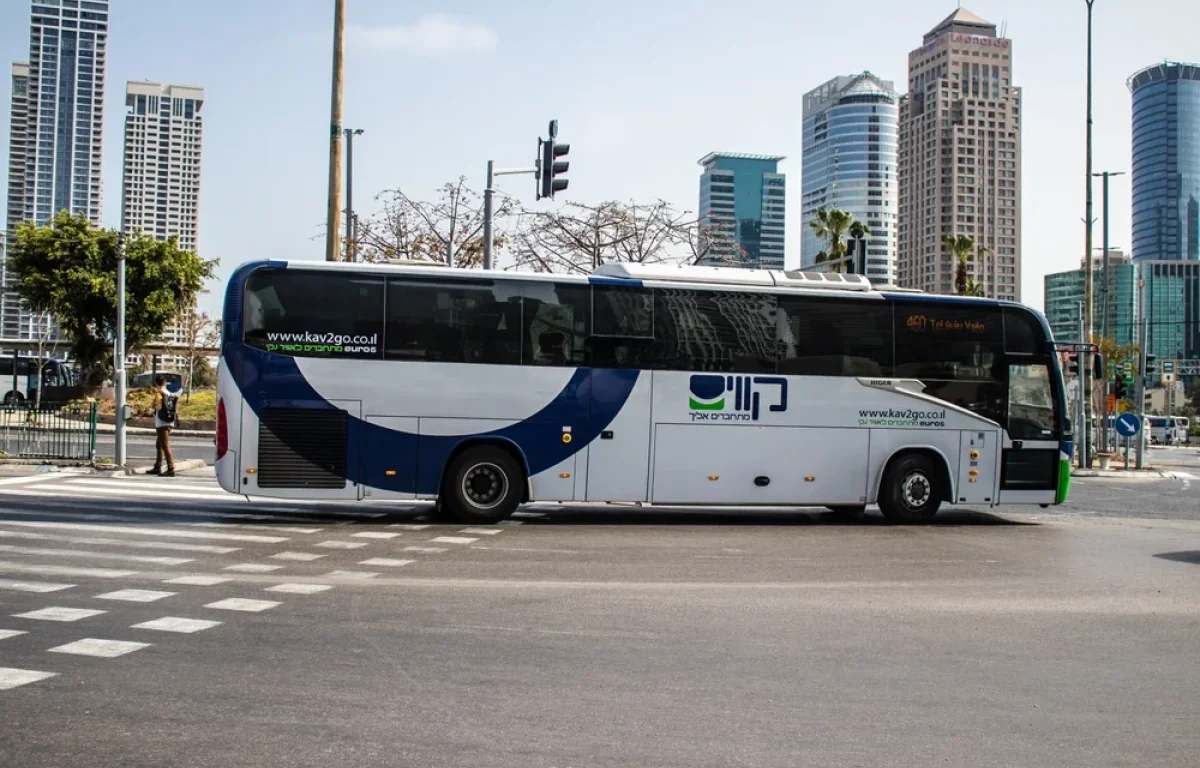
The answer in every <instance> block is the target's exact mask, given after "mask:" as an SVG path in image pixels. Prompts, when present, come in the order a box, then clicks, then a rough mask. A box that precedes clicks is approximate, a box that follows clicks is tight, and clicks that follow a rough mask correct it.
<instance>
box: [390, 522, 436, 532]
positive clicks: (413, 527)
mask: <svg viewBox="0 0 1200 768" xmlns="http://www.w3.org/2000/svg"><path fill="white" fill-rule="evenodd" d="M428 527H429V525H421V524H420V523H392V524H391V525H389V526H388V528H399V529H401V530H404V531H423V530H425V529H426V528H428Z"/></svg>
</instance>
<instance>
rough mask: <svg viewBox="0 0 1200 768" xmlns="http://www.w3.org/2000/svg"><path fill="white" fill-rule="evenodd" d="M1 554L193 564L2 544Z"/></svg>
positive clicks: (178, 559)
mask: <svg viewBox="0 0 1200 768" xmlns="http://www.w3.org/2000/svg"><path fill="white" fill-rule="evenodd" d="M0 552H7V553H9V554H13V555H41V556H43V557H85V558H87V559H88V560H115V561H118V562H123V563H149V564H151V565H183V564H184V563H190V562H192V560H191V558H187V557H158V556H156V555H121V554H116V553H113V552H87V551H85V550H80V549H47V548H44V547H18V546H17V545H15V544H0Z"/></svg>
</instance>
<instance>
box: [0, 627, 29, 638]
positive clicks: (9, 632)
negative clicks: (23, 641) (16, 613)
mask: <svg viewBox="0 0 1200 768" xmlns="http://www.w3.org/2000/svg"><path fill="white" fill-rule="evenodd" d="M27 634H29V633H28V632H26V631H25V630H23V629H0V640H7V639H8V638H10V637H16V636H17V635H27Z"/></svg>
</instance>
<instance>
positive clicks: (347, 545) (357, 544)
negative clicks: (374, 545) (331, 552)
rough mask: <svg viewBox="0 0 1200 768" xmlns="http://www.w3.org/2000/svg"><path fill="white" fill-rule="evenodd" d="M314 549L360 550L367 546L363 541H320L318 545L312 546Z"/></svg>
mask: <svg viewBox="0 0 1200 768" xmlns="http://www.w3.org/2000/svg"><path fill="white" fill-rule="evenodd" d="M313 546H314V547H324V548H325V549H361V548H363V547H365V546H367V542H365V541H322V542H321V543H319V544H314V545H313Z"/></svg>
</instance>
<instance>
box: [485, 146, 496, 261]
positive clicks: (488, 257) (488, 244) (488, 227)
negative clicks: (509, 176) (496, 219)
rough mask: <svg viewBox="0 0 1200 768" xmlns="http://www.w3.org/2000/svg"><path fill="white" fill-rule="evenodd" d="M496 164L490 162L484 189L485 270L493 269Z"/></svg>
mask: <svg viewBox="0 0 1200 768" xmlns="http://www.w3.org/2000/svg"><path fill="white" fill-rule="evenodd" d="M495 165H496V164H495V163H494V162H493V161H491V160H488V163H487V183H486V184H485V185H484V187H483V268H484V269H491V268H492V195H494V194H495V193H496V191H495V190H494V189H492V181H493V180H494V179H495V174H494V173H493V172H494V171H495Z"/></svg>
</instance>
